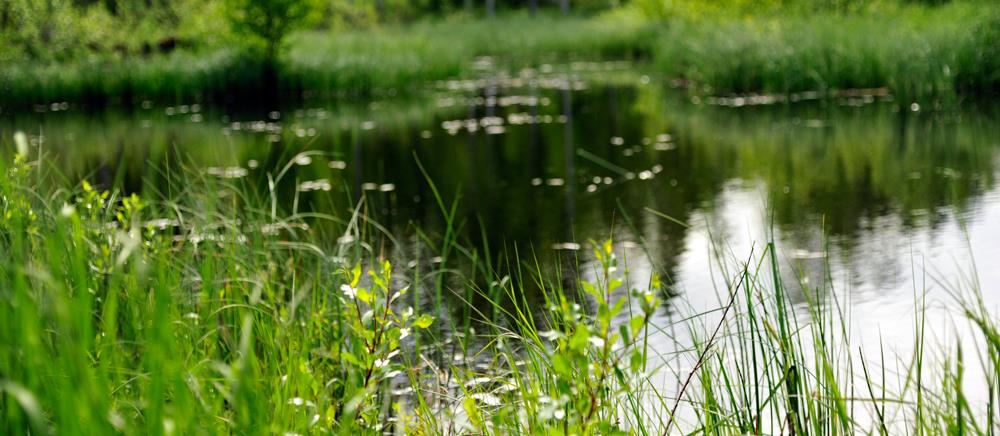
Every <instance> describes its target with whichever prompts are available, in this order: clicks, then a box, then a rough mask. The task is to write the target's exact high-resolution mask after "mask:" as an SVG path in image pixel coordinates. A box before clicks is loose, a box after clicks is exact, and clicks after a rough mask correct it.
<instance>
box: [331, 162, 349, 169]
mask: <svg viewBox="0 0 1000 436" xmlns="http://www.w3.org/2000/svg"><path fill="white" fill-rule="evenodd" d="M326 165H327V166H328V167H330V168H331V169H335V170H342V169H345V168H347V162H344V161H342V160H332V161H330V163H328V164H326Z"/></svg>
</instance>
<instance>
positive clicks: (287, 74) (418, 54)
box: [0, 2, 1000, 107]
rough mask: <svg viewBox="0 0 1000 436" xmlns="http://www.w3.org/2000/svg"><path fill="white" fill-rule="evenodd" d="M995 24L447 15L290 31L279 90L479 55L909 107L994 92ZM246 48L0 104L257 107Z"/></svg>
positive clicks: (947, 9)
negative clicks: (611, 67) (848, 95)
mask: <svg viewBox="0 0 1000 436" xmlns="http://www.w3.org/2000/svg"><path fill="white" fill-rule="evenodd" d="M998 23H1000V10H998V8H997V7H996V6H995V5H991V4H989V3H979V2H953V3H949V4H947V5H944V6H938V7H925V6H899V7H894V8H883V9H875V10H872V11H862V12H856V13H846V14H845V13H834V12H830V11H821V12H817V13H816V14H813V15H806V14H802V13H785V14H777V13H774V12H766V13H760V14H757V15H750V16H745V17H734V16H732V15H730V14H727V15H709V16H695V17H690V16H687V15H679V16H667V17H665V18H660V19H650V18H644V17H643V16H642V15H641V14H639V13H638V12H636V11H634V10H628V9H625V10H619V11H616V12H613V13H607V14H604V15H599V16H595V17H569V18H561V17H554V16H549V15H541V16H538V17H530V16H527V15H524V14H510V15H505V16H502V17H499V18H496V19H494V20H471V19H468V18H451V19H442V18H438V19H432V20H427V21H421V22H417V23H415V24H411V25H405V26H403V25H396V26H387V27H384V28H376V29H370V30H355V31H346V32H342V33H336V32H330V31H309V32H302V33H298V34H295V35H292V36H291V37H290V38H289V40H288V41H287V44H286V46H287V51H286V53H285V54H284V55H283V57H282V60H281V63H280V65H279V66H278V69H277V87H278V88H279V92H280V93H282V94H284V95H301V94H302V93H303V92H305V93H306V94H308V95H324V96H328V97H336V96H357V95H361V96H366V95H371V94H378V93H393V94H394V93H397V92H413V91H415V90H420V89H424V88H425V87H426V86H427V85H428V83H430V82H434V81H438V80H444V79H449V78H457V77H470V76H476V75H478V74H481V71H479V70H477V69H476V66H475V62H474V61H475V60H476V58H477V57H480V56H491V57H493V58H494V61H495V65H496V66H498V67H499V68H500V69H501V70H508V69H517V68H520V67H522V66H528V65H537V64H539V63H547V62H556V63H558V62H565V61H568V60H599V59H633V60H635V59H640V60H649V61H650V62H651V64H652V65H653V66H655V68H656V70H658V71H660V72H662V73H663V75H664V76H665V77H666V78H668V79H683V80H686V81H687V83H688V84H689V85H691V89H692V90H693V91H694V92H696V93H700V94H715V95H718V94H730V93H779V94H781V93H789V92H800V91H821V92H824V91H835V90H837V89H850V88H880V87H882V88H887V89H888V90H889V91H890V92H892V93H893V94H896V95H897V96H898V97H899V98H901V99H905V100H928V101H932V100H933V101H944V102H948V101H950V100H953V99H954V98H955V97H956V96H959V95H992V94H994V93H995V92H996V91H997V89H998V83H1000V64H998V62H1000V61H997V59H1000V56H998V52H997V48H996V47H998V46H1000V34H998V32H997V30H996V29H997V28H1000V25H998ZM871 35H879V37H872V36H871ZM222 40H224V41H228V40H226V39H222ZM222 40H220V41H222ZM216 44H220V42H216ZM230 44H231V43H230ZM242 53H243V52H242V51H241V50H239V49H238V48H236V47H229V48H223V47H219V46H218V45H215V46H206V47H201V48H199V49H198V50H196V51H180V52H176V53H174V54H170V55H154V56H151V57H142V56H132V57H126V58H124V59H122V58H120V57H118V56H112V57H104V56H94V55H91V56H81V57H79V58H77V59H75V60H67V61H63V62H55V63H52V62H43V61H31V60H24V59H21V60H18V59H11V60H9V61H8V62H6V65H5V66H3V67H0V89H3V94H2V97H0V104H3V105H4V106H8V107H24V106H28V105H30V104H33V103H48V102H53V101H65V100H68V101H74V102H89V103H98V104H101V103H112V104H114V103H125V104H126V105H130V104H138V103H140V102H142V101H145V100H152V101H157V102H163V103H168V104H174V103H191V102H193V101H229V100H232V99H241V98H242V99H246V98H247V97H248V96H252V98H251V100H254V101H257V100H259V91H258V89H259V87H260V86H261V85H262V84H264V83H267V82H268V77H269V75H268V72H267V71H268V69H267V66H266V64H265V63H264V62H263V61H261V60H259V59H256V58H254V57H252V56H249V55H246V54H242Z"/></svg>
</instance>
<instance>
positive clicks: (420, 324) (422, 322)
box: [413, 315, 434, 329]
mask: <svg viewBox="0 0 1000 436" xmlns="http://www.w3.org/2000/svg"><path fill="white" fill-rule="evenodd" d="M432 323H434V317H433V316H430V315H420V317H419V318H417V319H416V320H415V321H413V326H414V327H416V328H420V329H425V328H427V327H430V326H431V324H432Z"/></svg>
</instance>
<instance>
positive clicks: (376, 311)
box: [0, 139, 1000, 434]
mask: <svg viewBox="0 0 1000 436" xmlns="http://www.w3.org/2000/svg"><path fill="white" fill-rule="evenodd" d="M18 141H20V139H18ZM18 147H19V149H21V150H24V151H23V152H22V153H20V154H19V156H17V157H15V158H14V159H13V161H12V160H11V159H4V160H2V161H0V162H2V163H0V171H2V172H3V174H4V175H5V177H3V178H0V213H2V214H3V218H4V219H3V221H2V224H0V251H2V252H3V253H5V255H4V256H2V257H0V304H2V306H3V310H0V327H2V328H0V341H2V343H3V344H4V346H3V347H0V392H2V396H0V415H2V416H3V419H2V420H0V431H2V432H3V433H11V434H20V433H26V432H28V431H31V432H32V433H35V434H46V433H61V434H104V433H116V432H123V433H147V434H170V433H173V434H202V433H204V434H214V433H240V434H270V433H277V432H294V433H299V434H309V433H349V432H361V433H363V434H378V433H382V432H385V431H388V430H390V429H398V430H400V431H405V432H407V433H411V434H442V433H443V434H456V433H460V434H465V433H470V434H562V433H575V434H615V433H619V432H632V433H633V434H667V433H681V432H684V433H688V432H701V433H706V434H708V433H719V434H721V433H725V434H736V433H741V434H747V433H760V432H766V433H779V432H781V431H782V429H787V430H786V431H794V432H795V433H796V434H804V433H831V434H833V433H836V434H848V433H855V432H868V433H890V432H891V433H897V432H899V431H903V430H906V431H907V432H913V433H916V432H919V433H928V434H939V433H940V434H944V433H949V434H955V433H959V432H961V433H967V432H968V433H985V432H988V431H990V429H992V428H994V426H995V425H996V424H995V422H996V421H995V419H996V417H997V416H998V415H1000V410H998V409H997V404H996V403H995V399H996V398H998V397H1000V383H998V380H1000V373H998V371H1000V361H997V356H1000V353H998V351H1000V333H998V330H997V326H996V322H995V318H992V317H991V314H990V313H989V312H987V311H986V309H985V308H984V307H983V306H984V305H983V304H982V303H978V302H977V300H976V299H975V295H976V291H977V290H976V289H975V287H974V286H971V287H970V288H963V290H962V291H961V292H959V290H956V291H955V295H956V298H955V301H953V302H952V304H953V305H954V306H957V308H958V309H959V310H960V311H964V315H963V316H964V317H966V318H967V319H968V320H970V321H971V323H972V326H973V327H974V328H975V329H976V331H977V335H978V337H977V338H976V340H975V343H976V344H978V345H976V347H982V348H981V349H977V350H973V349H969V348H966V349H965V350H964V353H965V354H963V349H962V348H957V349H954V350H952V349H951V348H943V349H941V348H935V347H933V346H930V345H927V346H926V348H925V346H924V345H923V344H925V343H927V344H930V342H931V341H932V339H928V338H925V333H924V331H925V323H926V322H928V321H927V320H926V317H925V316H921V315H920V314H922V313H925V312H924V311H926V310H928V309H927V305H926V302H924V301H923V300H922V299H921V297H920V295H921V292H920V290H919V289H917V290H915V297H914V310H915V312H916V313H917V314H918V316H917V318H916V319H917V322H916V323H915V324H914V342H915V344H918V345H917V346H916V351H915V352H914V354H913V355H906V356H895V357H896V358H898V360H895V359H893V357H891V356H886V355H884V354H882V353H881V352H880V351H881V350H878V349H870V348H864V349H860V348H859V346H858V344H853V343H851V342H850V339H849V334H848V332H847V329H846V327H845V324H844V322H845V320H846V319H848V318H849V313H848V312H846V311H845V310H846V309H844V308H843V307H844V306H842V305H841V302H838V301H837V300H836V298H833V299H829V298H827V297H826V296H827V295H835V294H832V293H830V292H829V291H830V289H829V288H830V287H831V286H832V284H830V283H820V284H813V285H806V284H805V282H804V281H798V280H796V278H795V277H796V276H795V275H794V274H793V275H791V276H788V275H787V274H782V273H781V271H782V269H783V266H782V261H781V260H780V259H781V257H780V255H779V254H778V253H775V252H774V251H773V248H772V247H771V246H765V247H762V249H761V251H759V252H757V254H756V255H752V256H751V255H749V254H746V253H741V254H739V256H740V257H739V259H736V260H734V261H729V260H727V259H723V258H721V257H720V260H719V264H720V266H725V265H728V266H729V269H725V267H723V268H724V269H723V270H722V271H723V275H724V276H725V277H728V279H727V280H726V282H725V283H724V284H722V285H720V286H719V298H720V300H719V304H718V306H717V307H715V308H712V309H711V310H708V311H696V312H695V313H693V314H692V315H691V316H686V317H681V318H678V319H677V320H676V321H674V322H673V323H672V324H671V325H660V324H655V323H653V322H652V321H651V320H652V319H653V315H654V313H655V312H656V311H658V310H662V309H660V308H661V303H662V302H663V301H665V300H666V299H668V298H671V296H670V292H669V291H668V290H667V282H666V281H665V280H661V279H660V278H659V277H657V276H656V275H655V274H653V275H652V276H651V278H650V279H649V280H648V281H647V282H645V283H630V282H628V281H627V280H625V277H624V276H623V275H622V273H621V271H623V270H626V269H628V267H629V265H628V264H627V263H626V262H625V260H624V259H622V258H619V257H618V256H617V253H618V248H617V246H616V245H615V244H614V243H613V241H612V240H607V241H600V242H595V243H594V244H593V247H592V248H593V254H586V255H581V256H580V257H581V258H580V259H575V260H570V263H572V264H574V265H575V267H574V268H570V269H567V270H564V271H561V272H560V271H546V270H542V269H541V268H540V267H537V266H536V265H537V263H535V262H534V261H533V258H532V255H531V254H530V253H528V252H521V253H517V252H511V253H510V254H509V255H508V256H507V257H506V258H503V259H491V258H490V257H489V256H490V254H489V253H480V252H476V251H475V250H473V249H469V248H466V247H464V246H463V245H462V244H460V243H459V242H458V241H457V239H456V236H455V235H456V232H457V226H459V225H460V224H459V223H456V222H454V212H453V211H454V208H453V207H452V205H451V204H449V203H447V202H446V201H445V200H444V199H442V198H441V197H437V207H439V208H440V210H441V212H442V216H443V222H444V225H443V227H442V228H441V229H435V230H436V231H427V232H424V231H421V230H420V229H414V233H416V234H417V235H418V237H417V238H416V239H417V240H419V241H420V242H416V243H413V242H407V240H403V239H396V238H395V235H389V234H385V233H381V232H380V230H379V227H378V226H377V225H375V224H374V223H371V222H369V221H368V220H367V217H366V215H365V213H364V211H365V208H364V207H363V204H362V207H360V208H359V209H358V210H357V211H349V210H344V211H332V212H330V213H329V214H303V213H297V212H296V211H287V210H282V209H281V208H279V207H278V206H277V204H278V202H277V201H276V200H277V199H275V198H273V196H274V195H275V194H274V193H273V192H269V191H268V190H267V188H266V186H267V184H261V183H256V182H254V181H247V180H246V179H217V178H213V177H211V176H208V175H205V174H204V173H202V172H200V171H197V170H195V169H184V168H183V165H174V166H172V168H173V169H172V170H170V172H169V173H170V174H172V176H171V177H173V178H175V183H174V184H173V186H174V187H176V189H171V190H167V192H165V193H162V194H157V195H153V194H147V196H146V197H142V198H139V197H132V196H128V197H124V198H123V197H122V196H121V195H119V194H118V193H117V192H116V191H115V190H114V189H111V190H110V191H104V190H101V189H97V188H94V187H92V186H90V185H88V184H86V183H81V184H70V185H68V186H66V187H65V188H64V189H56V188H51V187H50V188H46V187H45V186H44V184H40V183H38V180H48V179H50V177H49V175H48V173H50V172H53V171H56V169H55V168H52V167H51V166H49V164H47V163H46V162H45V161H44V160H43V161H35V160H33V159H32V158H29V157H27V156H34V155H36V154H37V152H38V150H31V149H29V148H28V147H27V145H24V144H19V145H18ZM271 174H272V176H273V178H274V179H276V180H275V182H274V183H275V184H276V183H280V179H281V178H282V177H283V176H284V175H286V174H287V173H286V171H284V170H283V169H282V168H275V169H274V171H273V172H271ZM428 183H430V182H428ZM432 186H433V185H432ZM435 194H436V191H435ZM632 219H633V218H630V217H627V216H623V221H624V222H626V223H628V222H631V220H632ZM583 257H586V258H588V259H590V260H591V261H592V262H583V261H582V258H583ZM574 271H575V272H574ZM782 277H786V278H785V279H782ZM800 286H802V290H801V291H800V290H798V289H797V288H798V287H800ZM795 293H801V294H796V295H804V296H805V297H806V298H807V302H808V304H807V305H805V306H801V305H799V306H797V307H793V306H792V303H791V301H792V300H793V298H792V297H791V295H792V294H795ZM536 295H537V297H534V296H536ZM676 301H677V300H676V299H675V300H674V302H673V303H671V304H672V305H673V306H672V307H679V305H682V303H677V302H676ZM802 307H805V308H806V310H805V311H804V312H803V311H802V310H801V309H802ZM674 331H687V332H688V334H687V335H680V336H673V335H674V334H673V333H669V332H674ZM656 335H667V337H673V338H675V339H678V338H684V337H687V338H688V339H687V340H684V341H683V342H682V343H680V344H678V345H677V348H676V349H674V350H663V349H661V348H657V347H653V346H651V343H650V338H651V337H654V336H656ZM946 343H947V342H946ZM925 350H926V351H925ZM931 350H937V351H931ZM942 350H943V351H944V356H939V355H938V351H942ZM859 351H860V352H859ZM977 351H978V352H979V354H977ZM973 355H981V356H986V358H985V359H982V360H979V361H977V359H975V358H972V357H970V356H973ZM963 356H965V357H963ZM886 359H890V360H892V362H889V364H887V362H886ZM890 364H891V365H890ZM973 368H981V369H982V371H983V372H984V374H985V378H984V379H975V380H977V381H983V380H985V381H984V382H983V383H985V384H986V385H987V388H986V389H987V390H988V392H989V396H988V398H990V400H989V401H988V402H985V403H984V402H979V401H970V399H969V397H968V396H967V393H966V392H967V391H966V389H965V388H964V387H963V386H964V385H963V382H965V381H966V378H965V377H966V376H965V375H963V374H964V373H965V372H971V371H972V369H973Z"/></svg>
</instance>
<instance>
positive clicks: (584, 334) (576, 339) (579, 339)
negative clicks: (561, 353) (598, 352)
mask: <svg viewBox="0 0 1000 436" xmlns="http://www.w3.org/2000/svg"><path fill="white" fill-rule="evenodd" d="M589 337H590V331H589V330H587V326H586V325H581V326H579V327H577V328H576V331H575V332H573V337H571V338H570V339H569V348H570V349H571V350H575V351H579V350H582V349H583V347H585V346H587V339H588V338H589Z"/></svg>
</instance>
